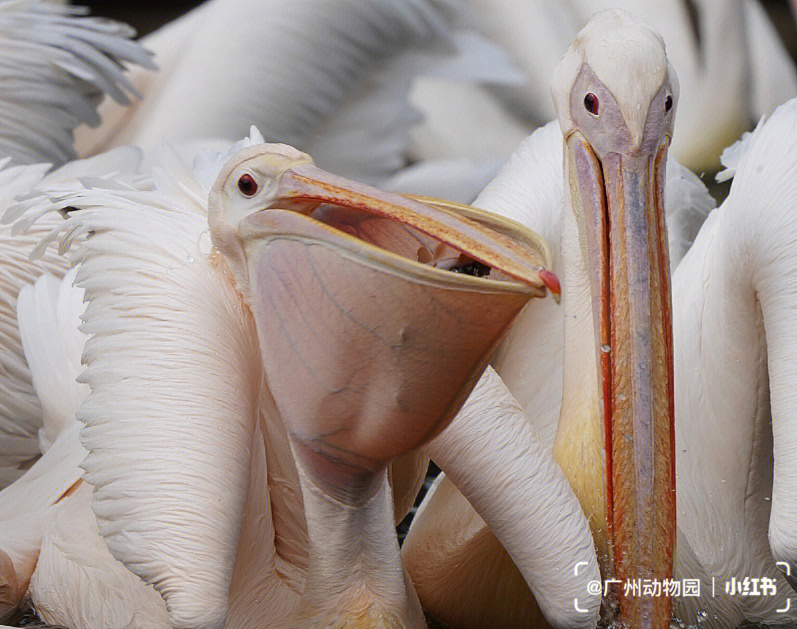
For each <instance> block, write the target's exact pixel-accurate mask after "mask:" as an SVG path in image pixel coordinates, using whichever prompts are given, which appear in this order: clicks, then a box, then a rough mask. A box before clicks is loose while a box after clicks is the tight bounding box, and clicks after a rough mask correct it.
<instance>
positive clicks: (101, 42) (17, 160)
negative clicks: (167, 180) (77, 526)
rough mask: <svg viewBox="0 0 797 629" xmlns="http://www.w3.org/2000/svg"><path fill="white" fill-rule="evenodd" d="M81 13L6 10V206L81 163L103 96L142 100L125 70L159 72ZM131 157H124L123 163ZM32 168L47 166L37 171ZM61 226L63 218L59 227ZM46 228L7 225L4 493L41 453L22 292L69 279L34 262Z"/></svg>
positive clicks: (128, 32) (100, 169)
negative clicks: (54, 170)
mask: <svg viewBox="0 0 797 629" xmlns="http://www.w3.org/2000/svg"><path fill="white" fill-rule="evenodd" d="M81 13H82V11H81V10H80V9H79V8H76V7H68V6H62V5H59V4H56V3H53V2H45V1H43V0H16V1H14V0H3V1H1V2H0V208H2V209H3V210H4V209H5V208H7V207H8V206H9V205H11V202H12V201H13V199H14V198H15V197H17V196H18V195H23V194H27V193H28V192H30V190H31V189H32V188H33V187H34V186H35V185H36V184H37V183H40V182H41V180H42V178H43V177H44V175H45V173H46V172H47V171H48V169H49V167H50V165H52V164H56V165H60V164H63V163H64V162H66V161H68V160H70V159H73V158H74V157H75V156H76V154H75V151H74V150H73V147H72V134H73V131H74V130H75V128H76V127H77V126H78V125H81V124H83V123H87V124H97V123H99V118H98V117H97V113H96V111H95V107H96V105H97V104H98V103H99V100H100V98H101V96H102V94H103V93H107V94H109V95H110V96H112V97H113V98H114V99H115V100H116V101H118V102H119V103H127V102H128V94H130V93H135V92H134V90H133V89H132V86H130V84H129V83H128V82H127V80H126V79H125V77H124V69H125V64H126V63H137V64H141V65H143V66H147V67H152V62H151V60H150V55H149V54H148V53H147V52H145V51H144V50H143V49H142V48H141V47H140V46H139V45H138V44H136V43H135V42H132V41H130V38H131V37H132V36H133V35H134V32H133V30H132V29H131V28H129V27H128V26H126V25H123V24H120V23H118V22H114V21H111V20H100V19H96V18H87V17H79V15H80V14H81ZM122 155H126V156H127V157H130V152H129V150H125V151H122V153H119V152H117V153H115V156H112V157H111V158H110V160H104V161H103V163H100V162H98V161H95V162H90V163H81V164H78V165H75V166H74V167H73V169H72V170H71V171H69V170H64V171H61V174H60V175H52V176H50V179H49V181H51V182H52V181H53V180H54V178H57V177H59V176H63V177H73V176H86V175H91V174H97V175H102V174H110V173H112V172H113V170H114V169H115V168H116V167H119V166H120V164H121V162H122V161H123V159H121V158H122ZM125 159H126V158H125ZM34 162H46V163H45V164H39V165H31V166H26V165H28V164H33V163H34ZM55 220H57V219H55ZM51 227H52V225H50V226H48V225H47V224H46V223H42V224H41V225H38V226H37V227H36V228H34V230H33V231H32V232H31V233H30V234H28V235H27V236H24V237H19V238H14V239H13V240H12V239H11V238H10V234H9V231H8V228H7V227H3V226H0V488H2V487H5V486H6V485H8V484H9V483H10V482H11V481H13V480H14V479H16V478H18V477H19V476H20V475H21V474H22V469H23V468H25V467H28V466H29V465H30V464H31V463H32V461H33V460H35V458H36V457H37V456H39V455H40V454H41V451H40V449H39V444H38V442H37V431H38V429H39V428H40V427H41V425H42V409H41V406H40V403H39V401H38V399H37V397H36V395H35V394H34V391H33V386H32V382H31V375H30V372H29V370H28V367H27V365H26V364H25V361H24V358H23V356H22V347H21V345H20V338H19V331H18V329H17V324H16V299H17V294H18V292H19V290H20V288H21V287H22V286H23V285H25V284H26V283H28V282H32V281H33V280H35V279H36V277H37V276H38V275H39V274H41V273H43V272H49V273H52V274H56V275H63V273H64V271H65V270H66V264H65V263H64V260H63V259H62V258H61V257H60V256H58V255H57V254H56V252H54V251H52V252H47V253H45V255H44V256H42V257H41V258H40V259H38V260H37V261H36V262H30V261H28V259H27V258H28V254H29V253H30V251H31V249H32V248H33V246H34V245H35V244H36V242H37V241H38V240H39V239H40V238H41V237H42V236H43V235H44V234H46V233H47V231H49V229H51Z"/></svg>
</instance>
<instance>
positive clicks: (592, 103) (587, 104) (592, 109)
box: [584, 92, 598, 116]
mask: <svg viewBox="0 0 797 629" xmlns="http://www.w3.org/2000/svg"><path fill="white" fill-rule="evenodd" d="M584 108H585V109H586V110H587V111H588V112H589V113H591V114H592V115H593V116H597V115H598V97H597V96H595V94H593V93H592V92H590V93H589V94H587V95H586V96H585V97H584Z"/></svg>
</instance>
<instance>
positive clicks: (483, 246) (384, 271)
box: [209, 144, 558, 626]
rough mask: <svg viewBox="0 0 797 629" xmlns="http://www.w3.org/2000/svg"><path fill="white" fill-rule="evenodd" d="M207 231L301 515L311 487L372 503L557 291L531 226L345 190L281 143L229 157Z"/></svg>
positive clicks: (366, 190)
mask: <svg viewBox="0 0 797 629" xmlns="http://www.w3.org/2000/svg"><path fill="white" fill-rule="evenodd" d="M209 223H210V226H211V236H212V238H213V241H214V244H215V245H216V247H217V248H218V249H219V250H220V251H221V252H222V253H223V254H224V256H225V258H226V259H227V261H228V263H229V266H230V269H231V270H232V273H233V275H234V276H235V279H236V282H237V284H238V286H239V288H240V289H241V292H242V294H243V296H244V299H245V300H246V301H247V303H248V304H249V306H250V308H251V310H252V312H253V314H254V318H255V323H256V327H257V330H258V338H259V342H260V351H261V355H262V361H263V367H264V370H265V374H266V379H267V381H268V385H269V388H270V389H271V392H272V394H273V397H274V401H275V403H276V406H277V409H278V410H279V412H280V415H281V417H282V420H283V421H284V423H285V426H286V428H287V430H288V434H289V436H290V439H291V446H292V448H293V452H294V456H295V460H296V463H297V468H298V470H299V475H300V478H301V479H302V484H303V494H304V497H305V509H306V512H307V510H308V509H309V508H310V507H309V506H308V503H307V500H308V499H314V498H313V497H314V496H317V495H318V491H319V490H320V492H321V493H322V494H323V495H325V496H328V497H331V498H332V499H333V500H334V501H335V503H336V504H339V505H346V506H347V508H349V509H358V508H366V507H365V505H366V504H370V502H369V501H371V500H372V498H373V497H374V496H375V495H376V492H378V491H379V489H380V487H382V486H383V485H384V475H385V468H386V466H387V464H388V463H389V462H390V461H391V460H392V459H393V458H394V457H396V456H398V455H400V454H403V453H406V452H408V451H410V450H412V449H414V448H416V447H418V446H419V445H421V444H422V443H424V442H426V441H428V440H429V439H431V438H432V437H434V436H435V435H436V434H437V433H439V432H440V431H441V430H442V429H443V428H444V427H445V425H446V424H447V422H448V421H449V420H450V419H452V418H453V416H454V415H455V414H456V412H457V410H458V409H459V407H460V406H461V404H462V403H463V402H464V400H465V399H466V397H467V396H468V394H469V393H470V391H471V390H472V388H473V386H474V385H475V383H476V381H477V379H478V377H479V376H480V375H481V373H482V371H483V370H484V368H485V367H486V364H487V361H488V360H489V358H490V356H491V355H492V353H493V351H494V350H495V348H496V347H497V344H498V343H499V342H500V341H501V339H502V338H503V336H504V333H505V332H506V330H507V328H508V326H509V324H510V322H511V321H512V320H513V318H514V317H515V315H517V314H518V313H519V312H520V310H521V309H522V308H523V307H524V306H525V304H526V303H527V302H528V301H529V299H531V298H532V297H540V296H543V295H544V294H545V292H546V286H548V287H551V288H553V289H554V290H556V291H558V282H557V281H556V278H555V277H554V276H553V275H552V274H551V273H550V272H548V271H546V270H545V269H544V268H543V267H544V266H546V265H547V264H548V260H549V258H548V255H549V252H548V250H547V247H546V246H545V244H544V243H543V242H542V241H541V240H540V239H539V238H538V237H536V236H534V235H533V234H532V233H531V232H528V231H527V230H526V229H525V228H523V227H521V226H519V225H516V224H514V223H512V222H510V221H506V220H504V219H501V218H497V217H492V216H491V215H489V214H488V213H486V212H480V211H478V210H475V209H473V208H468V207H464V206H455V205H452V204H447V203H445V202H438V201H430V202H420V201H418V200H416V199H410V198H407V197H403V196H400V195H394V194H390V193H387V192H383V191H381V190H377V189H375V188H371V187H369V186H365V185H362V184H358V183H355V182H352V181H348V180H345V179H343V178H340V177H337V176H334V175H331V174H329V173H326V172H324V171H322V170H320V169H319V168H317V167H316V166H314V165H313V163H312V160H311V158H310V157H309V156H307V155H305V154H303V153H300V152H298V151H296V150H294V149H292V148H290V147H286V146H283V145H268V144H265V145H259V146H255V147H251V148H249V149H246V150H244V151H242V152H240V153H239V154H237V155H236V156H235V157H234V158H233V159H232V160H231V161H230V162H228V163H227V165H226V166H225V167H224V169H223V170H222V172H221V174H220V175H219V177H218V179H217V181H216V183H215V184H214V187H213V189H212V191H211V195H210V200H209ZM452 271H455V272H452ZM456 271H460V272H456ZM314 516H316V517H317V514H308V515H307V518H308V530H309V533H310V536H311V546H312V535H313V531H312V525H313V522H314V521H315V519H314ZM387 521H388V522H389V523H390V524H389V528H390V530H391V531H392V519H390V518H389V519H388V520H387ZM325 536H326V537H329V533H328V532H327V533H325ZM394 539H395V538H394ZM352 547H359V544H354V545H352ZM394 550H395V558H396V561H399V560H398V547H396V548H395V549H394ZM313 561H314V560H313V552H312V551H311V568H310V570H311V573H312V571H313ZM317 561H318V562H319V563H321V564H323V559H321V558H318V559H317ZM323 578H324V575H318V580H317V581H315V580H314V578H313V577H308V583H311V584H312V583H320V582H321V581H322V580H323ZM311 589H312V586H311V585H308V586H307V588H306V590H305V595H304V597H305V599H306V600H308V601H309V600H310V599H312V596H311V595H310V594H309V593H308V591H309V590H311ZM319 596H320V594H319ZM361 598H362V597H358V600H359V599H361ZM416 600H417V599H416ZM337 608H338V609H340V606H339V605H338V606H337ZM418 612H419V609H418ZM380 613H381V612H380ZM385 613H386V614H387V615H390V613H389V612H385ZM419 613H420V612H419ZM407 623H408V621H406V619H405V620H404V621H397V626H405V625H407Z"/></svg>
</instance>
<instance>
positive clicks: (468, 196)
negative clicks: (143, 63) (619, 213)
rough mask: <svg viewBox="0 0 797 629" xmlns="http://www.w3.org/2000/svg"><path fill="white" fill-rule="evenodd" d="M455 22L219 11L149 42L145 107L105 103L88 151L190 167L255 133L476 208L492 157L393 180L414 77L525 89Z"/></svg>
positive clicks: (272, 0)
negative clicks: (148, 156)
mask: <svg viewBox="0 0 797 629" xmlns="http://www.w3.org/2000/svg"><path fill="white" fill-rule="evenodd" d="M457 10H458V9H457V8H456V6H455V5H454V4H452V3H450V2H447V1H444V0H421V1H419V2H416V1H415V0H376V1H373V2H359V1H358V0H343V1H341V2H336V3H335V4H334V5H320V6H319V5H318V4H317V3H316V2H313V0H295V1H294V2H289V3H286V2H282V1H281V0H266V1H258V2H254V1H252V0H211V1H209V2H206V3H204V4H203V5H201V6H200V7H199V8H197V9H195V10H194V11H192V12H190V13H188V14H187V15H185V16H183V17H181V18H180V19H178V20H175V21H174V22H172V23H170V24H167V25H166V26H164V27H162V28H161V29H160V30H158V31H156V32H154V33H152V34H150V35H148V36H147V37H145V38H143V39H142V43H143V44H144V45H145V46H146V47H147V48H148V49H150V50H152V51H153V52H154V53H155V60H156V62H157V64H158V65H159V66H160V68H161V70H160V72H158V73H152V72H148V71H145V70H141V71H139V72H136V73H135V74H134V75H133V77H132V79H131V80H132V81H133V84H134V85H135V86H136V88H137V89H138V90H139V91H140V92H141V93H142V94H143V96H144V98H143V100H142V101H141V102H138V103H135V104H134V105H133V106H132V107H121V106H119V105H118V104H117V103H113V102H111V101H107V102H106V103H105V104H104V105H103V107H102V108H101V112H100V113H101V115H102V116H103V124H102V125H101V126H100V127H98V128H96V129H84V130H83V132H82V133H80V134H79V136H78V139H77V146H78V150H79V151H80V153H81V155H93V154H95V153H97V152H99V151H102V150H107V149H108V148H111V147H114V146H119V145H121V144H135V145H136V146H140V147H141V148H143V149H144V150H145V152H146V151H149V150H151V149H153V148H157V146H158V145H159V143H160V142H161V141H162V140H163V139H167V140H169V141H170V142H172V143H174V144H176V145H177V146H178V148H180V149H181V152H182V153H183V154H184V155H191V156H192V155H193V152H194V149H195V148H196V147H197V146H204V147H207V146H213V145H214V144H211V143H209V139H212V140H213V141H214V143H215V146H216V147H219V150H222V147H223V150H226V148H227V146H229V145H230V144H232V142H234V141H236V140H237V139H238V138H240V137H242V136H243V135H244V134H245V133H246V132H247V131H248V129H249V126H250V125H251V124H255V126H257V127H258V128H259V129H260V130H261V132H262V133H263V135H264V137H265V138H266V139H267V140H268V141H270V142H284V143H286V144H290V145H292V146H296V147H298V148H300V149H301V150H304V151H306V152H308V153H310V154H312V155H313V156H314V159H315V160H316V162H317V163H318V164H319V165H320V166H322V167H324V168H329V169H332V170H334V171H335V172H337V173H340V174H341V175H343V176H347V177H352V178H356V179H357V180H358V181H364V182H367V183H370V184H374V185H379V186H380V187H385V188H388V189H391V190H399V191H402V192H415V193H418V194H429V195H433V196H438V197H439V196H446V198H452V199H454V200H459V201H463V202H470V201H471V200H472V199H473V197H474V196H475V195H476V194H477V193H478V192H479V190H481V188H483V187H484V185H485V184H486V183H487V182H488V181H489V180H490V179H491V178H492V177H493V176H494V175H495V172H496V171H497V168H498V167H499V166H500V163H501V162H500V160H497V159H496V158H495V157H494V156H487V157H486V158H481V159H479V160H478V162H479V163H478V164H474V163H472V162H461V161H460V162H456V163H452V160H439V163H435V164H431V165H430V164H425V165H423V164H418V165H416V166H415V169H413V170H411V171H410V172H404V173H402V175H401V178H400V180H398V181H394V180H393V179H392V178H393V177H394V176H395V175H396V173H397V172H398V171H400V170H401V169H404V168H406V167H407V166H409V165H410V161H409V159H408V155H407V153H408V147H409V144H410V140H409V130H410V128H411V127H412V126H413V125H414V124H416V123H417V122H418V121H419V120H420V118H421V116H420V114H419V113H418V112H417V111H415V110H413V109H412V108H410V107H409V106H408V104H407V93H408V92H409V90H410V87H411V85H412V83H413V81H414V80H415V78H416V77H417V76H419V75H429V76H440V77H445V78H446V79H447V80H451V81H454V82H457V83H459V82H466V83H471V82H478V83H483V82H487V83H490V84H516V83H518V82H519V81H520V80H522V75H521V74H520V73H519V72H518V71H517V69H516V68H514V67H513V66H512V64H511V63H510V62H509V60H508V55H507V54H506V53H504V52H503V51H501V50H500V49H499V48H498V46H497V45H495V44H492V43H491V42H489V41H488V40H487V39H485V38H483V37H479V36H477V35H476V34H475V33H473V32H472V31H468V32H465V31H462V30H461V29H455V28H454V26H453V20H454V16H455V14H456V13H457ZM232 33H234V34H235V35H234V37H233V36H231V34H232ZM197 138H201V141H200V142H199V143H197ZM416 161H422V160H416ZM431 167H435V171H434V173H433V174H431V175H430V173H429V168H431ZM418 168H420V169H422V172H417V169H418ZM408 178H411V179H410V180H408Z"/></svg>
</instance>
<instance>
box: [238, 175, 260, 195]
mask: <svg viewBox="0 0 797 629" xmlns="http://www.w3.org/2000/svg"><path fill="white" fill-rule="evenodd" d="M238 190H240V191H241V194H243V195H244V196H247V197H251V196H254V194H255V192H257V182H256V181H255V179H254V177H252V175H248V174H247V175H241V178H240V179H239V180H238Z"/></svg>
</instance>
